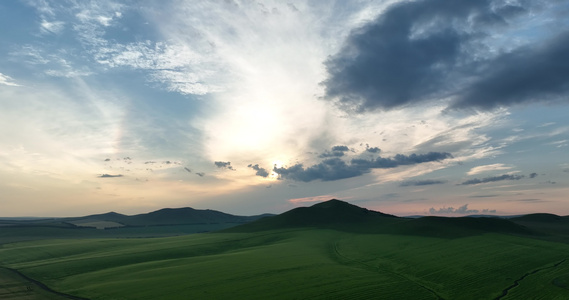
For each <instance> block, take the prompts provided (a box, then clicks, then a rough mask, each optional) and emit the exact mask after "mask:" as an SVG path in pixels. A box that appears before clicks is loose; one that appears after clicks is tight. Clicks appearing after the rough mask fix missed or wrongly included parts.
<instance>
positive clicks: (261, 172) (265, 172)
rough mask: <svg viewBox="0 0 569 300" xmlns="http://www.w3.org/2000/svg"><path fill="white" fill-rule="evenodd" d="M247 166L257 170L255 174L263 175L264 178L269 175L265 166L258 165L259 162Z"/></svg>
mask: <svg viewBox="0 0 569 300" xmlns="http://www.w3.org/2000/svg"><path fill="white" fill-rule="evenodd" d="M247 167H249V168H251V169H253V170H255V171H257V172H256V173H255V175H257V176H261V177H265V178H266V177H269V172H268V171H267V170H266V169H265V168H261V167H259V164H255V165H252V164H249V165H248V166H247Z"/></svg>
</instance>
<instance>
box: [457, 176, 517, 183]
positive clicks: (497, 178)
mask: <svg viewBox="0 0 569 300" xmlns="http://www.w3.org/2000/svg"><path fill="white" fill-rule="evenodd" d="M524 177H525V176H524V175H510V174H504V175H500V176H493V177H485V178H481V179H479V178H473V179H469V180H467V181H465V182H463V183H461V185H472V184H481V183H488V182H496V181H502V180H520V179H522V178H524Z"/></svg>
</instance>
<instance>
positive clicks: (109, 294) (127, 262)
mask: <svg viewBox="0 0 569 300" xmlns="http://www.w3.org/2000/svg"><path fill="white" fill-rule="evenodd" d="M0 264H1V265H2V266H4V267H10V268H14V269H17V270H19V271H20V272H22V273H23V274H25V275H26V276H28V277H31V278H33V279H35V280H39V281H41V282H42V283H45V284H46V285H47V286H49V287H51V288H52V289H54V290H57V291H60V292H63V293H67V294H72V295H76V296H80V297H84V298H89V299H93V300H95V299H228V298H231V299H253V298H256V299H268V298H277V299H279V298H280V299H301V298H311V299H330V298H334V299H369V298H381V299H402V298H413V299H520V296H521V295H524V297H523V298H526V299H527V298H528V296H529V298H539V297H541V298H543V299H567V298H568V297H569V290H568V279H569V245H568V244H564V243H556V242H550V241H544V240H539V239H533V238H528V237H521V236H513V235H505V234H499V233H489V234H478V235H470V236H467V237H460V238H437V237H419V236H410V235H394V234H365V233H354V232H345V231H337V230H329V229H311V228H296V229H286V230H271V231H262V232H253V233H209V234H195V235H187V236H179V237H167V238H151V239H67V240H41V241H29V242H20V243H12V244H5V245H2V247H1V248H0ZM14 299H26V298H14ZM32 299H33V298H32Z"/></svg>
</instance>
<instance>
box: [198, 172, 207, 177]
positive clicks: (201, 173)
mask: <svg viewBox="0 0 569 300" xmlns="http://www.w3.org/2000/svg"><path fill="white" fill-rule="evenodd" d="M196 175H198V176H199V177H204V176H205V173H204V172H198V173H196Z"/></svg>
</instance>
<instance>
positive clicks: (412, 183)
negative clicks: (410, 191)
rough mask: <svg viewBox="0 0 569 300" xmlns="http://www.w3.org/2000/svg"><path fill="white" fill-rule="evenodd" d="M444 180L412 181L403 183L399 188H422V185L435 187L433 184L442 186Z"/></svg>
mask: <svg viewBox="0 0 569 300" xmlns="http://www.w3.org/2000/svg"><path fill="white" fill-rule="evenodd" d="M446 182H447V181H446V180H433V179H426V180H413V181H404V182H402V183H401V184H400V185H399V186H423V185H435V184H444V183H446Z"/></svg>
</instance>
